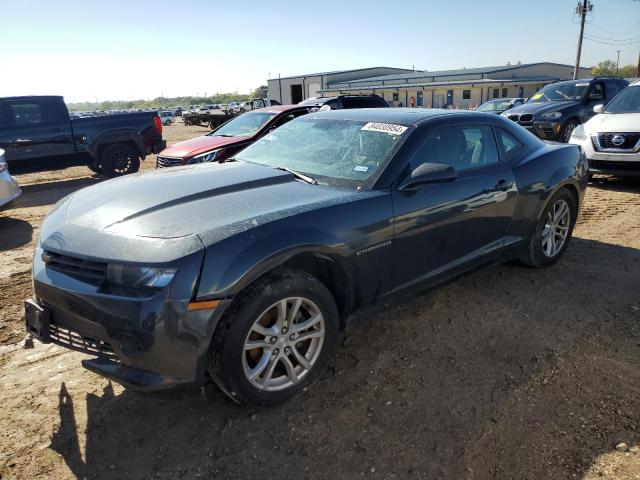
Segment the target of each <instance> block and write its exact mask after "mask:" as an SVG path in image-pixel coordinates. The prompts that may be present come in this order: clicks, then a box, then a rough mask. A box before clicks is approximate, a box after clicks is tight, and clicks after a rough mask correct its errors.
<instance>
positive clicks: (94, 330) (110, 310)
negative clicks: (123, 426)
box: [25, 247, 230, 390]
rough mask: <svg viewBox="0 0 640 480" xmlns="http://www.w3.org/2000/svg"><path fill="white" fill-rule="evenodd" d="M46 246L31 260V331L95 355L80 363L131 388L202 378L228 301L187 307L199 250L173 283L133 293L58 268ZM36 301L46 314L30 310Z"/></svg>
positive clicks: (28, 317)
mask: <svg viewBox="0 0 640 480" xmlns="http://www.w3.org/2000/svg"><path fill="white" fill-rule="evenodd" d="M41 253H42V250H41V249H40V247H38V248H37V249H36V252H35V257H34V262H33V276H34V278H33V287H34V299H33V301H32V302H33V304H35V307H32V308H29V306H27V308H26V311H25V317H26V323H27V325H26V326H27V331H28V332H29V333H31V334H32V335H33V336H35V337H36V338H38V339H40V340H41V341H43V342H51V343H55V344H58V345H61V346H63V347H66V348H69V349H71V350H76V351H80V352H83V353H86V354H89V355H92V356H94V357H96V358H93V359H86V360H83V362H82V365H83V366H84V367H85V368H87V369H88V370H90V371H92V372H95V373H98V374H100V375H102V376H104V377H107V378H109V379H111V380H114V381H116V382H118V383H121V384H123V385H125V386H127V387H131V388H135V389H139V390H158V389H164V388H169V387H173V386H175V385H179V384H184V383H193V382H201V381H202V380H204V378H205V360H206V354H207V350H208V345H209V343H210V341H211V337H212V336H213V332H214V331H215V327H216V326H217V323H218V321H219V319H220V317H221V316H222V313H223V312H224V310H225V308H226V307H227V305H228V304H229V303H230V300H226V301H223V302H221V303H220V304H219V305H218V306H217V307H216V308H215V309H210V310H197V311H188V310H187V305H188V302H189V299H190V298H191V294H192V291H193V287H194V283H195V278H197V274H196V275H195V276H193V273H194V269H195V272H197V271H199V267H200V263H201V261H202V255H201V254H198V255H191V256H190V257H188V258H187V259H186V262H185V264H184V265H181V267H180V270H178V273H177V274H176V277H175V278H174V281H173V282H172V283H171V285H170V286H169V287H167V288H165V289H162V290H157V291H154V292H153V293H150V294H145V295H137V296H127V295H123V294H122V293H119V294H114V293H113V292H111V293H110V292H107V291H105V289H104V288H103V287H102V286H101V285H96V284H94V283H91V282H86V281H83V280H80V279H78V278H76V277H73V276H70V275H68V274H66V273H64V272H61V271H57V270H56V269H54V268H51V267H49V266H47V265H46V264H45V263H44V262H43V260H42V259H41ZM192 276H193V278H190V277H192ZM38 308H40V309H42V311H44V312H45V313H46V315H45V316H44V317H39V318H38V316H37V315H36V314H34V313H33V312H30V311H29V310H33V309H38Z"/></svg>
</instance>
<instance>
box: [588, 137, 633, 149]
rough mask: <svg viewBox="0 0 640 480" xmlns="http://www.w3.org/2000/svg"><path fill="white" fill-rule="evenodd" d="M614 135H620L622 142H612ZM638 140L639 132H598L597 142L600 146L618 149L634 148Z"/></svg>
mask: <svg viewBox="0 0 640 480" xmlns="http://www.w3.org/2000/svg"><path fill="white" fill-rule="evenodd" d="M614 137H622V139H623V140H624V141H623V143H621V144H619V145H616V144H615V143H614V142H613V139H614ZM638 142H640V133H599V134H598V143H599V144H600V147H601V148H603V149H604V148H606V149H618V150H634V149H635V148H636V147H637V146H638Z"/></svg>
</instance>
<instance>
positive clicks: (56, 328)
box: [49, 322, 118, 360]
mask: <svg viewBox="0 0 640 480" xmlns="http://www.w3.org/2000/svg"><path fill="white" fill-rule="evenodd" d="M49 329H50V333H49V334H50V338H51V341H52V342H53V343H55V344H57V345H62V346H63V347H66V348H68V349H70V350H75V351H77V352H83V353H87V354H89V355H98V356H100V357H107V358H110V359H112V360H118V355H116V353H115V352H114V351H113V347H112V346H111V344H110V343H108V342H103V341H102V340H96V339H94V338H91V337H88V336H86V335H82V334H81V333H79V332H76V331H73V330H70V329H68V328H67V327H63V326H60V325H56V324H55V323H53V322H52V323H51V324H50V325H49Z"/></svg>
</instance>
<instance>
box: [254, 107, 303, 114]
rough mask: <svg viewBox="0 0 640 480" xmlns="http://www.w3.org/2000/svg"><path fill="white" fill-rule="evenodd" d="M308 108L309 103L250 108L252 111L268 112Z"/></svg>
mask: <svg viewBox="0 0 640 480" xmlns="http://www.w3.org/2000/svg"><path fill="white" fill-rule="evenodd" d="M305 108H306V109H308V108H309V105H307V106H304V105H273V106H271V107H264V108H256V109H255V110H251V111H252V112H268V113H282V112H289V111H292V110H304V109H305Z"/></svg>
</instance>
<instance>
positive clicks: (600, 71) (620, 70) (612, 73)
mask: <svg viewBox="0 0 640 480" xmlns="http://www.w3.org/2000/svg"><path fill="white" fill-rule="evenodd" d="M591 73H592V74H593V75H596V76H598V77H622V78H635V77H637V76H638V72H637V66H636V65H623V66H620V67H616V62H615V61H614V60H603V61H602V62H600V63H598V65H596V66H595V67H591Z"/></svg>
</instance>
